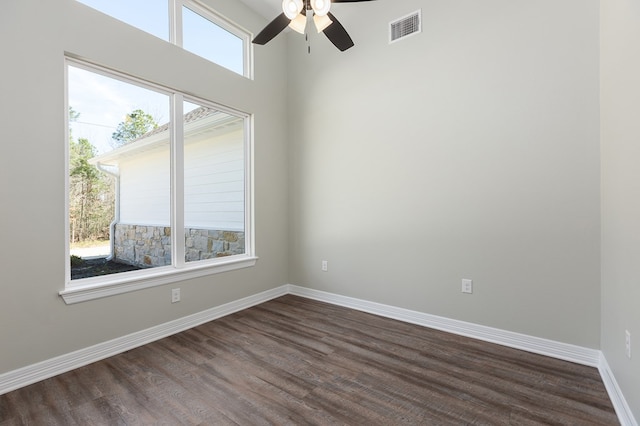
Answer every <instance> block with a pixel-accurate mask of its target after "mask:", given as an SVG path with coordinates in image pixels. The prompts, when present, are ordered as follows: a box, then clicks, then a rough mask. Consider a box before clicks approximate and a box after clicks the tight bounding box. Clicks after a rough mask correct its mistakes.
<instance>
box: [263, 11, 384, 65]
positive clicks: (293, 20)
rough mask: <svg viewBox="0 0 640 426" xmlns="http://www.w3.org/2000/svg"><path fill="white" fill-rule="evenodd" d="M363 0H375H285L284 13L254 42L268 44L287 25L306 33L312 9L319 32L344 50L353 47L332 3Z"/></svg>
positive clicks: (265, 28)
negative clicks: (332, 11)
mask: <svg viewBox="0 0 640 426" xmlns="http://www.w3.org/2000/svg"><path fill="white" fill-rule="evenodd" d="M362 1H374V0H283V1H282V13H281V14H280V15H278V16H277V17H276V19H274V20H273V21H271V22H270V23H269V24H268V25H267V26H266V27H264V29H263V30H262V31H260V33H259V34H258V35H257V36H255V38H254V39H253V43H255V44H262V45H264V44H267V43H268V42H269V41H271V40H272V39H273V38H274V37H275V36H277V35H278V34H280V33H281V32H282V31H283V30H284V29H285V28H287V27H290V28H292V29H293V30H295V31H297V32H299V33H300V34H304V30H305V27H306V25H307V11H311V13H312V15H313V22H314V24H315V26H316V29H317V30H318V32H323V33H324V35H326V36H327V38H328V39H329V40H330V41H331V43H333V44H334V45H335V46H336V47H337V48H338V49H340V51H342V52H344V51H345V50H347V49H349V48H350V47H353V45H354V44H353V40H351V37H349V34H348V33H347V30H345V29H344V27H343V26H342V24H341V23H340V21H338V20H337V19H336V17H335V16H333V14H332V13H331V12H330V11H329V10H330V9H331V3H355V2H362Z"/></svg>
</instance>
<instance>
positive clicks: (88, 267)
mask: <svg viewBox="0 0 640 426" xmlns="http://www.w3.org/2000/svg"><path fill="white" fill-rule="evenodd" d="M68 91H69V92H68V97H69V155H70V158H69V184H70V187H69V225H70V229H69V238H70V247H71V253H70V254H71V255H72V260H71V264H72V267H71V272H72V274H71V275H72V277H71V278H72V279H77V278H85V277H91V276H96V275H105V274H110V273H116V272H121V271H126V270H133V269H142V268H149V267H157V266H165V265H171V228H170V214H171V199H170V184H171V179H170V158H171V157H170V145H169V126H168V124H167V123H168V121H169V117H170V113H169V97H168V96H167V95H165V94H162V93H159V92H156V91H153V90H149V89H147V88H143V87H140V86H137V85H134V84H130V83H125V82H122V81H120V80H117V79H114V78H110V77H106V76H104V75H101V74H97V73H94V72H91V71H88V70H85V69H82V68H78V67H74V66H69V67H68ZM74 255H75V256H76V257H73V256H74Z"/></svg>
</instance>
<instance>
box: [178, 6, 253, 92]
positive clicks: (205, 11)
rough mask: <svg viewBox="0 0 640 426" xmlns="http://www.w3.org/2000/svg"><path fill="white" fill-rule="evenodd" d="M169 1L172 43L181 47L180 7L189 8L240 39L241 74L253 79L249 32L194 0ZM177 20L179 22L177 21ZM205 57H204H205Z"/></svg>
mask: <svg viewBox="0 0 640 426" xmlns="http://www.w3.org/2000/svg"><path fill="white" fill-rule="evenodd" d="M170 3H174V6H172V7H173V8H174V11H173V13H171V11H170V12H169V20H171V17H172V16H173V17H174V19H175V21H176V22H175V23H174V24H172V25H171V29H170V30H169V37H170V38H171V39H173V40H174V43H175V44H177V45H178V46H180V47H183V40H182V34H183V33H184V31H182V7H183V6H184V7H186V8H187V9H190V10H191V11H192V12H195V13H197V14H198V15H200V16H202V17H203V18H206V19H208V20H209V21H211V22H213V23H214V24H215V25H217V26H219V27H220V28H222V29H224V30H226V31H229V32H230V33H231V34H233V35H235V36H236V37H238V38H239V39H241V40H242V63H243V67H244V69H243V75H244V76H245V77H246V78H249V79H251V80H253V61H252V59H253V55H252V46H253V45H252V44H251V38H252V37H251V33H250V32H249V31H247V30H246V29H244V28H243V27H241V26H240V25H238V24H237V23H235V22H232V21H231V20H229V19H227V18H225V17H224V16H222V15H220V14H219V13H216V12H215V11H214V10H212V9H211V8H209V7H208V6H206V5H204V4H203V3H201V2H199V1H196V0H170ZM178 20H179V22H177V21H178ZM205 59H206V58H205Z"/></svg>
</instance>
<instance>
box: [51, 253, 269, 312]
mask: <svg viewBox="0 0 640 426" xmlns="http://www.w3.org/2000/svg"><path fill="white" fill-rule="evenodd" d="M257 261H258V258H257V257H255V256H241V257H236V258H233V259H232V258H229V259H225V260H224V261H220V262H216V263H208V264H206V265H198V266H188V267H186V268H184V269H175V268H173V267H166V268H164V267H163V268H156V269H153V270H143V271H134V272H130V273H129V272H125V273H122V274H115V275H109V276H106V277H95V278H86V279H82V280H79V281H81V283H79V284H71V285H67V288H65V289H64V290H62V291H61V292H60V293H59V295H60V296H61V297H62V299H63V300H64V302H65V303H66V304H67V305H72V304H74V303H80V302H86V301H88V300H94V299H100V298H102V297H109V296H114V295H116V294H122V293H129V292H131V291H137V290H142V289H145V288H150V287H157V286H160V285H165V284H171V283H174V282H176V281H183V280H188V279H192V278H198V277H203V276H206V275H213V274H219V273H222V272H228V271H234V270H236V269H242V268H250V267H252V266H254V265H255V264H256V262H257ZM123 274H126V277H124V276H122V275H123Z"/></svg>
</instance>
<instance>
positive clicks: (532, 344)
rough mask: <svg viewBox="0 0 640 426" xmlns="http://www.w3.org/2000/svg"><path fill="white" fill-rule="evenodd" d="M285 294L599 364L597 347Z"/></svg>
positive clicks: (340, 299)
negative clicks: (586, 346) (590, 347)
mask: <svg viewBox="0 0 640 426" xmlns="http://www.w3.org/2000/svg"><path fill="white" fill-rule="evenodd" d="M289 293H291V294H294V295H297V296H302V297H307V298H310V299H315V300H319V301H322V302H327V303H332V304H334V305H340V306H344V307H347V308H351V309H356V310H358V311H363V312H368V313H371V314H375V315H379V316H382V317H387V318H392V319H396V320H399V321H404V322H408V323H411V324H417V325H421V326H424V327H429V328H434V329H437V330H442V331H446V332H449V333H454V334H458V335H461V336H466V337H472V338H474V339H478V340H483V341H485V342H491V343H497V344H499V345H503V346H508V347H511V348H516V349H522V350H525V351H528V352H533V353H537V354H540V355H545V356H550V357H553V358H558V359H562V360H565V361H571V362H575V363H578V364H583V365H588V366H590V367H597V366H598V365H599V364H600V351H599V350H597V349H589V348H584V347H581V346H575V345H571V344H568V343H561V342H556V341H553V340H547V339H542V338H539V337H533V336H527V335H525V334H520V333H514V332H512V331H506V330H500V329H497V328H492V327H487V326H483V325H478V324H473V323H468V322H464V321H458V320H453V319H449V318H444V317H439V316H436V315H430V314H425V313H423V312H417V311H411V310H408V309H403V308H397V307H395V306H389V305H383V304H381V303H375V302H369V301H366V300H361V299H355V298H353V297H346V296H340V295H337V294H333V293H327V292H324V291H318V290H313V289H310V288H306V287H299V286H295V285H290V286H289Z"/></svg>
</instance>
